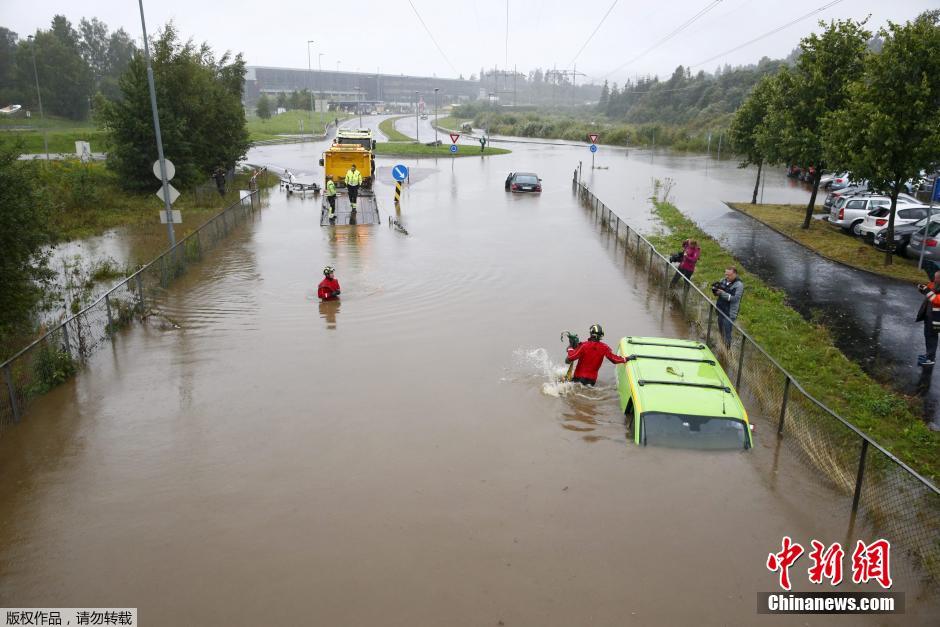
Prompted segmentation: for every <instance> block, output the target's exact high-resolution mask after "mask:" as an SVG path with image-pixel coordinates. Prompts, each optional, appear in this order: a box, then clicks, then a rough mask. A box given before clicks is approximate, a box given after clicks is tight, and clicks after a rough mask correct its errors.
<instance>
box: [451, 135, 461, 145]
mask: <svg viewBox="0 0 940 627" xmlns="http://www.w3.org/2000/svg"><path fill="white" fill-rule="evenodd" d="M458 139H460V133H451V134H450V143H452V144H456V143H457V140H458Z"/></svg>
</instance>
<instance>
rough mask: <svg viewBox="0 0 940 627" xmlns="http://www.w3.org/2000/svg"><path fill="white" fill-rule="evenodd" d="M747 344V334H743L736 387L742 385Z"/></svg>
mask: <svg viewBox="0 0 940 627" xmlns="http://www.w3.org/2000/svg"><path fill="white" fill-rule="evenodd" d="M745 346H747V336H746V335H744V334H743V333H742V334H741V349H740V350H739V351H738V372H737V374H735V376H734V378H735V381H734V387H736V388H739V387H741V369H742V368H743V367H744V347H745Z"/></svg>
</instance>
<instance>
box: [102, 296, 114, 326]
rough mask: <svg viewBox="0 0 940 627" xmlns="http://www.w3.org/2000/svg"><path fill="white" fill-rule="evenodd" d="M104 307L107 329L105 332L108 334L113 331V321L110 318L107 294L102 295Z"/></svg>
mask: <svg viewBox="0 0 940 627" xmlns="http://www.w3.org/2000/svg"><path fill="white" fill-rule="evenodd" d="M104 307H105V309H106V310H107V311H108V328H107V330H106V331H105V332H106V333H108V334H110V333H111V331H113V330H114V319H113V318H111V297H110V296H109V295H108V294H105V295H104Z"/></svg>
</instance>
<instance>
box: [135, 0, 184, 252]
mask: <svg viewBox="0 0 940 627" xmlns="http://www.w3.org/2000/svg"><path fill="white" fill-rule="evenodd" d="M137 3H138V4H139V5H140V28H141V29H142V30H143V31H144V59H146V60H147V86H148V87H149V88H150V110H151V111H152V112H153V132H154V133H155V134H156V136H157V159H158V160H159V161H160V181H161V182H162V183H163V206H164V208H165V209H166V231H167V235H169V237H170V248H173V247H174V246H176V233H175V232H174V231H173V210H172V209H170V182H169V181H167V179H166V157H164V156H163V137H162V136H161V134H160V114H159V113H158V112H157V89H156V87H154V84H153V67H152V66H151V65H150V44H149V43H148V42H147V23H146V22H145V21H144V0H137Z"/></svg>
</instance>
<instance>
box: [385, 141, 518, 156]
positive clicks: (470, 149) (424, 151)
mask: <svg viewBox="0 0 940 627" xmlns="http://www.w3.org/2000/svg"><path fill="white" fill-rule="evenodd" d="M510 152H512V151H511V150H507V149H505V148H490V147H489V146H487V147H486V150H485V151H484V152H483V153H482V155H483V156H491V155H505V154H507V153H510ZM375 154H377V155H382V156H396V157H450V156H452V155H453V156H455V157H479V156H480V154H481V153H480V149H479V148H476V147H474V146H461V147H460V150H459V151H458V152H457V153H456V154H454V153H451V151H450V145H448V144H442V145H440V146H425V145H424V144H406V143H390V142H379V144H378V145H377V146H376V148H375Z"/></svg>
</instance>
